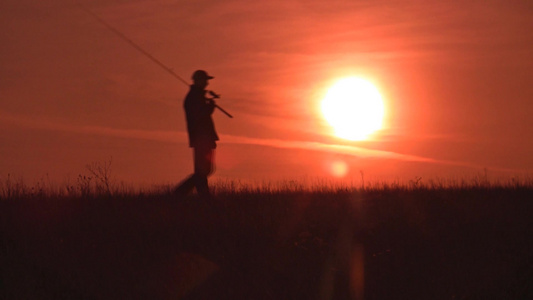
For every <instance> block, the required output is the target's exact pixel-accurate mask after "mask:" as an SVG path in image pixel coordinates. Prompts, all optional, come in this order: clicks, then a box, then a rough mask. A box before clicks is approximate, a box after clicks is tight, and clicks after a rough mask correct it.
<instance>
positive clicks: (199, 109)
mask: <svg viewBox="0 0 533 300" xmlns="http://www.w3.org/2000/svg"><path fill="white" fill-rule="evenodd" d="M205 92H206V91H205V90H204V89H201V88H199V87H197V86H194V85H191V89H190V90H189V93H187V96H185V101H184V103H183V107H184V109H185V118H186V120H187V131H188V133H189V147H194V148H196V147H209V148H211V149H214V148H216V141H218V135H217V132H216V130H215V124H214V123H213V119H212V118H211V114H213V111H214V109H215V105H214V104H213V103H212V102H209V101H208V99H207V98H206V97H205Z"/></svg>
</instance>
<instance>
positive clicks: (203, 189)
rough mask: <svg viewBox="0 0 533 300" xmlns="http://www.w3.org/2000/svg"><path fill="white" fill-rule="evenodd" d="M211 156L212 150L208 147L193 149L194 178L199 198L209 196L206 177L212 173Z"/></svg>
mask: <svg viewBox="0 0 533 300" xmlns="http://www.w3.org/2000/svg"><path fill="white" fill-rule="evenodd" d="M213 154H214V151H213V149H211V148H209V147H196V148H194V177H195V183H196V191H197V192H198V194H199V195H200V196H210V193H209V186H208V184H207V176H209V174H211V172H212V171H213V156H214V155H213Z"/></svg>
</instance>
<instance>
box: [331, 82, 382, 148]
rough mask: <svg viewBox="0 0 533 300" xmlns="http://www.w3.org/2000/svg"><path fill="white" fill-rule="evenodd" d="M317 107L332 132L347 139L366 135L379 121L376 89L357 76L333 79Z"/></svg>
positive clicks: (379, 110) (373, 130)
mask: <svg viewBox="0 0 533 300" xmlns="http://www.w3.org/2000/svg"><path fill="white" fill-rule="evenodd" d="M321 110H322V114H323V115H324V118H325V119H326V121H328V123H329V124H330V125H331V126H332V127H333V129H334V132H335V135H336V136H337V137H340V138H343V139H347V140H352V141H359V140H365V139H368V136H369V135H370V134H372V133H374V132H375V131H377V130H379V129H381V127H382V123H383V115H384V105H383V100H382V98H381V95H380V93H379V91H378V89H377V88H376V87H375V86H374V85H373V84H372V83H370V82H368V81H366V80H364V79H361V78H358V77H348V78H344V79H341V80H339V81H337V83H335V84H334V85H333V86H332V87H331V88H330V89H329V90H328V92H327V94H326V97H325V98H324V99H323V100H322V103H321Z"/></svg>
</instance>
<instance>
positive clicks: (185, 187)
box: [173, 174, 196, 196]
mask: <svg viewBox="0 0 533 300" xmlns="http://www.w3.org/2000/svg"><path fill="white" fill-rule="evenodd" d="M195 185H196V176H195V175H194V174H192V175H191V176H189V177H187V178H185V179H184V180H183V181H182V182H181V183H180V184H178V186H176V188H174V190H173V193H174V194H176V195H178V196H187V195H188V194H190V193H191V192H192V189H193V188H194V186H195Z"/></svg>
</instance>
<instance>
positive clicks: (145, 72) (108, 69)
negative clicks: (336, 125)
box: [0, 0, 533, 183]
mask: <svg viewBox="0 0 533 300" xmlns="http://www.w3.org/2000/svg"><path fill="white" fill-rule="evenodd" d="M75 3H76V1H69V0H41V1H30V0H16V1H15V0H4V1H2V3H1V4H0V20H2V21H1V22H2V26H1V28H2V29H0V41H1V44H2V46H1V47H0V79H1V80H0V103H1V106H0V135H1V136H2V142H1V143H0V157H1V159H0V178H5V176H7V174H12V175H17V176H21V177H23V178H24V179H25V180H26V181H28V182H29V183H31V182H33V181H35V180H39V179H40V178H43V177H50V178H51V179H52V180H53V181H56V182H63V181H66V180H70V181H75V180H76V177H77V176H78V174H80V173H85V165H87V164H89V163H91V162H95V161H101V162H102V161H107V160H109V159H110V158H111V157H112V160H113V167H112V171H113V174H114V176H115V177H116V178H117V179H118V180H124V181H126V182H134V183H170V182H177V181H179V180H181V179H182V178H183V177H184V176H186V175H187V174H188V173H190V172H191V170H192V162H191V150H190V149H189V148H188V147H187V139H186V135H185V120H184V114H183V111H182V101H183V97H184V95H185V93H186V92H187V87H186V86H185V85H183V83H181V82H180V81H178V80H176V79H175V78H173V77H172V76H170V75H169V74H168V73H166V72H165V71H164V70H162V69H161V68H160V67H159V66H157V65H156V64H154V63H153V62H152V61H150V60H149V59H147V58H146V57H145V56H143V55H142V54H140V53H139V52H138V51H136V50H135V49H134V48H132V47H131V46H130V45H128V44H127V43H125V42H124V41H123V40H121V39H120V38H118V37H117V36H116V35H114V34H113V33H112V32H111V31H110V30H108V29H107V28H105V27H104V26H102V24H100V23H98V22H97V21H96V20H95V19H94V18H92V17H91V16H89V15H88V14H87V13H85V12H84V11H82V10H81V9H80V8H79V7H78V6H76V4H75ZM82 3H83V4H84V6H86V7H87V8H88V9H90V10H92V11H94V12H95V13H97V14H98V15H100V16H101V17H102V18H103V19H105V20H106V21H107V22H109V23H110V24H112V25H113V26H115V27H116V28H117V29H119V30H120V31H121V32H123V33H124V34H125V35H127V36H128V37H130V38H131V39H132V40H134V41H135V42H136V43H137V44H139V45H140V46H141V47H143V48H144V49H145V50H146V51H148V52H150V53H151V54H152V55H153V56H155V57H157V58H158V59H159V60H161V61H162V62H164V63H165V64H166V65H167V66H169V67H172V68H173V70H174V72H176V73H177V74H179V75H180V76H182V77H184V78H186V79H188V78H189V76H190V74H191V73H192V72H193V71H194V70H196V69H206V70H207V71H208V72H209V73H210V74H213V75H214V76H215V77H216V79H215V80H213V81H212V83H211V85H210V87H209V88H210V89H213V90H214V91H216V92H217V93H219V94H221V95H222V99H220V100H219V101H218V103H219V104H220V105H221V106H222V107H224V108H225V109H226V110H228V111H229V112H231V113H232V114H233V115H234V116H235V118H234V119H228V118H227V117H226V116H224V115H223V114H221V113H219V112H217V113H216V114H215V116H214V119H215V123H216V127H217V130H218V132H219V134H220V135H221V141H220V143H219V147H218V149H217V154H216V155H217V171H216V173H215V176H214V178H219V179H226V178H229V179H257V180H263V179H265V180H272V179H279V178H288V179H299V178H304V177H305V178H321V177H327V176H333V174H335V172H333V171H332V170H334V169H335V168H334V167H333V166H339V165H341V166H344V168H345V170H346V174H344V177H343V179H344V180H347V181H357V180H359V179H360V177H361V171H363V173H364V174H365V176H366V177H367V178H382V179H396V178H400V179H404V180H406V181H407V180H409V179H412V178H414V177H415V176H421V177H423V178H424V179H426V178H437V177H438V178H454V177H455V178H460V177H462V176H467V175H471V174H474V175H475V174H480V173H483V172H484V168H486V169H487V170H488V173H489V175H491V176H494V177H497V176H514V175H520V176H528V174H530V172H531V169H532V168H533V155H531V152H532V151H533V126H532V125H533V121H532V118H531V115H532V114H533V101H532V100H533V18H531V16H532V15H533V4H532V2H531V1H528V0H524V1H518V0H513V1H468V3H461V4H458V3H456V2H448V1H422V0H416V1H385V0H383V1H351V0H332V1H278V0H273V1H268V2H267V3H263V2H260V1H257V2H255V3H252V2H251V1H244V0H230V1H214V0H205V1H173V0H172V1H171V0H150V1H140V0H139V1H137V0H128V1H121V0H116V1H107V0H106V1H82ZM351 75H356V76H361V77H363V78H366V79H368V80H370V81H372V82H373V83H374V84H375V85H376V86H377V87H378V89H379V90H380V92H381V93H382V96H383V98H384V102H385V105H386V117H385V125H386V126H385V128H384V129H383V130H382V131H380V132H378V133H377V134H376V135H375V136H373V139H372V140H371V141H364V142H348V141H344V140H340V139H338V138H335V137H333V136H332V134H331V128H329V126H328V125H327V124H326V123H325V121H324V120H323V118H322V117H321V115H320V113H319V112H318V107H319V103H320V100H321V99H322V97H323V96H324V94H325V92H326V89H327V88H328V87H329V86H331V85H332V84H333V83H334V82H335V80H336V79H339V78H342V77H343V76H351Z"/></svg>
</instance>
